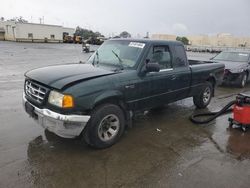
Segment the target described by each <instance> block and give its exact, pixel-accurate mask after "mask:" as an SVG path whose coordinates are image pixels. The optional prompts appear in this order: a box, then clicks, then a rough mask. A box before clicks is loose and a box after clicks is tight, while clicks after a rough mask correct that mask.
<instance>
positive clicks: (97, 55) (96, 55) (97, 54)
mask: <svg viewBox="0 0 250 188" xmlns="http://www.w3.org/2000/svg"><path fill="white" fill-rule="evenodd" d="M95 57H97V61H96V62H95ZM98 63H99V53H98V50H96V53H95V56H94V59H93V62H92V65H93V66H95V64H96V65H98Z"/></svg>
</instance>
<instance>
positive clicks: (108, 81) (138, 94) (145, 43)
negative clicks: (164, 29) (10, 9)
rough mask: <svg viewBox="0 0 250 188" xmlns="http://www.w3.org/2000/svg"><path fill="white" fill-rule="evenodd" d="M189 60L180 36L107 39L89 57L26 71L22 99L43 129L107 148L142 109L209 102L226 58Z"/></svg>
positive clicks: (200, 106) (197, 104) (27, 109)
mask: <svg viewBox="0 0 250 188" xmlns="http://www.w3.org/2000/svg"><path fill="white" fill-rule="evenodd" d="M190 63H191V64H193V65H189V61H188V60H187V56H186V52H185V49H184V46H183V45H182V43H180V42H174V41H160V40H147V39H145V40H144V39H143V40H133V39H114V40H108V41H105V42H104V44H102V45H101V46H100V48H99V49H98V50H96V51H95V53H93V54H92V56H91V57H90V58H89V59H88V61H87V62H86V63H76V64H66V65H57V66H48V67H44V68H39V69H35V70H31V71H28V72H27V73H26V74H25V84H24V93H23V104H24V107H25V110H26V112H27V113H28V114H29V115H30V116H31V117H32V118H34V119H35V120H37V122H38V123H39V124H40V125H42V126H43V127H44V128H45V129H47V130H49V131H51V132H53V133H55V134H57V135H59V136H61V137H64V138H75V137H81V138H82V140H83V141H84V142H86V143H87V144H89V145H90V146H92V147H95V148H106V147H110V146H112V145H113V144H114V143H116V142H117V141H118V140H119V139H120V137H121V136H122V134H123V133H124V130H125V128H126V126H131V124H132V117H133V115H134V114H135V113H136V112H138V111H144V110H149V109H152V108H156V107H159V106H162V105H164V104H167V103H171V102H174V101H177V100H180V99H184V98H188V97H193V101H194V104H195V105H196V106H197V107H198V108H205V107H206V106H207V105H208V104H209V103H210V100H211V98H212V96H213V94H214V87H215V86H216V85H217V84H220V83H221V82H222V78H223V72H224V64H221V63H213V62H199V61H194V60H192V62H190Z"/></svg>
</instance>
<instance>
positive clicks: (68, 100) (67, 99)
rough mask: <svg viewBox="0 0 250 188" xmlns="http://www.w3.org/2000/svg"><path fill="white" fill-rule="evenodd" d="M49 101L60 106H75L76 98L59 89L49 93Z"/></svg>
mask: <svg viewBox="0 0 250 188" xmlns="http://www.w3.org/2000/svg"><path fill="white" fill-rule="evenodd" d="M48 101H49V103H50V104H52V105H55V106H58V107H60V108H72V107H74V100H73V97H72V96H71V95H64V94H61V93H59V92H57V91H51V92H50V94H49V100H48Z"/></svg>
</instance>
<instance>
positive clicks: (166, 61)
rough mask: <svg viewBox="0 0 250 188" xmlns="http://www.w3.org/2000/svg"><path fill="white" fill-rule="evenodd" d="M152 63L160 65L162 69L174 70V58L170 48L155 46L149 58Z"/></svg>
mask: <svg viewBox="0 0 250 188" xmlns="http://www.w3.org/2000/svg"><path fill="white" fill-rule="evenodd" d="M147 59H148V60H150V62H152V63H154V62H155V63H158V64H159V65H160V69H161V70H163V69H170V68H172V67H173V66H172V56H171V53H170V50H169V47H168V46H165V45H164V46H162V45H161V46H153V47H151V49H150V52H149V54H148V57H147Z"/></svg>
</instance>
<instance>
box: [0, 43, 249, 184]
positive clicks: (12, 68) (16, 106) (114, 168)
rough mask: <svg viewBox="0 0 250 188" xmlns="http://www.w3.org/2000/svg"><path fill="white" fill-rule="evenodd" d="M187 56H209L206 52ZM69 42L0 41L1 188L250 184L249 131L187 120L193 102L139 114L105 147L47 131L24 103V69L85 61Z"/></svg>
mask: <svg viewBox="0 0 250 188" xmlns="http://www.w3.org/2000/svg"><path fill="white" fill-rule="evenodd" d="M189 55H190V56H200V57H203V58H204V57H205V56H206V57H210V56H211V55H210V54H209V55H208V54H206V55H203V54H195V55H194V54H189ZM88 56H89V54H83V53H81V46H80V45H74V44H29V43H12V42H1V41H0V91H1V92H0V104H1V107H0V187H1V188H2V187H3V188H5V187H246V188H247V187H249V185H250V131H249V132H246V133H244V132H242V131H240V130H238V129H229V128H228V121H227V119H228V117H229V116H230V114H229V115H225V116H222V117H220V118H218V119H217V120H215V121H213V122H211V123H209V124H206V125H202V126H201V125H195V124H192V123H191V122H190V121H189V120H188V118H189V116H190V115H191V114H192V113H193V112H200V111H199V110H196V109H195V107H194V105H193V102H192V99H191V98H189V99H185V100H182V101H178V102H176V103H172V104H169V105H167V106H166V107H165V108H162V109H158V110H155V111H150V112H149V113H147V114H146V115H139V116H137V117H136V119H135V121H134V127H133V128H130V129H128V130H127V131H126V133H125V134H124V136H123V137H122V139H121V140H120V142H118V143H117V144H116V145H114V146H113V147H111V148H109V149H105V150H94V149H91V148H89V147H88V146H86V145H85V144H81V142H80V140H77V139H75V140H70V139H62V138H59V137H57V136H56V135H54V134H52V133H50V132H47V131H44V130H43V129H42V128H41V127H39V126H38V125H37V124H36V123H35V122H34V121H33V120H32V119H30V118H29V117H28V116H27V115H26V114H25V112H24V110H23V108H22V100H21V99H22V90H23V79H24V78H23V74H24V72H25V71H27V70H29V69H32V68H36V67H42V66H45V65H51V64H62V63H72V62H79V61H84V60H85V59H86V58H87V57H88ZM240 92H244V93H248V94H250V84H248V85H247V87H246V88H244V89H237V88H230V87H219V88H217V90H216V97H215V98H214V99H213V100H212V103H211V104H210V106H209V107H208V109H206V110H209V111H214V110H219V109H220V108H222V107H223V106H224V105H226V104H227V103H228V102H229V101H231V100H233V99H234V98H235V95H236V94H237V93H240Z"/></svg>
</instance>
